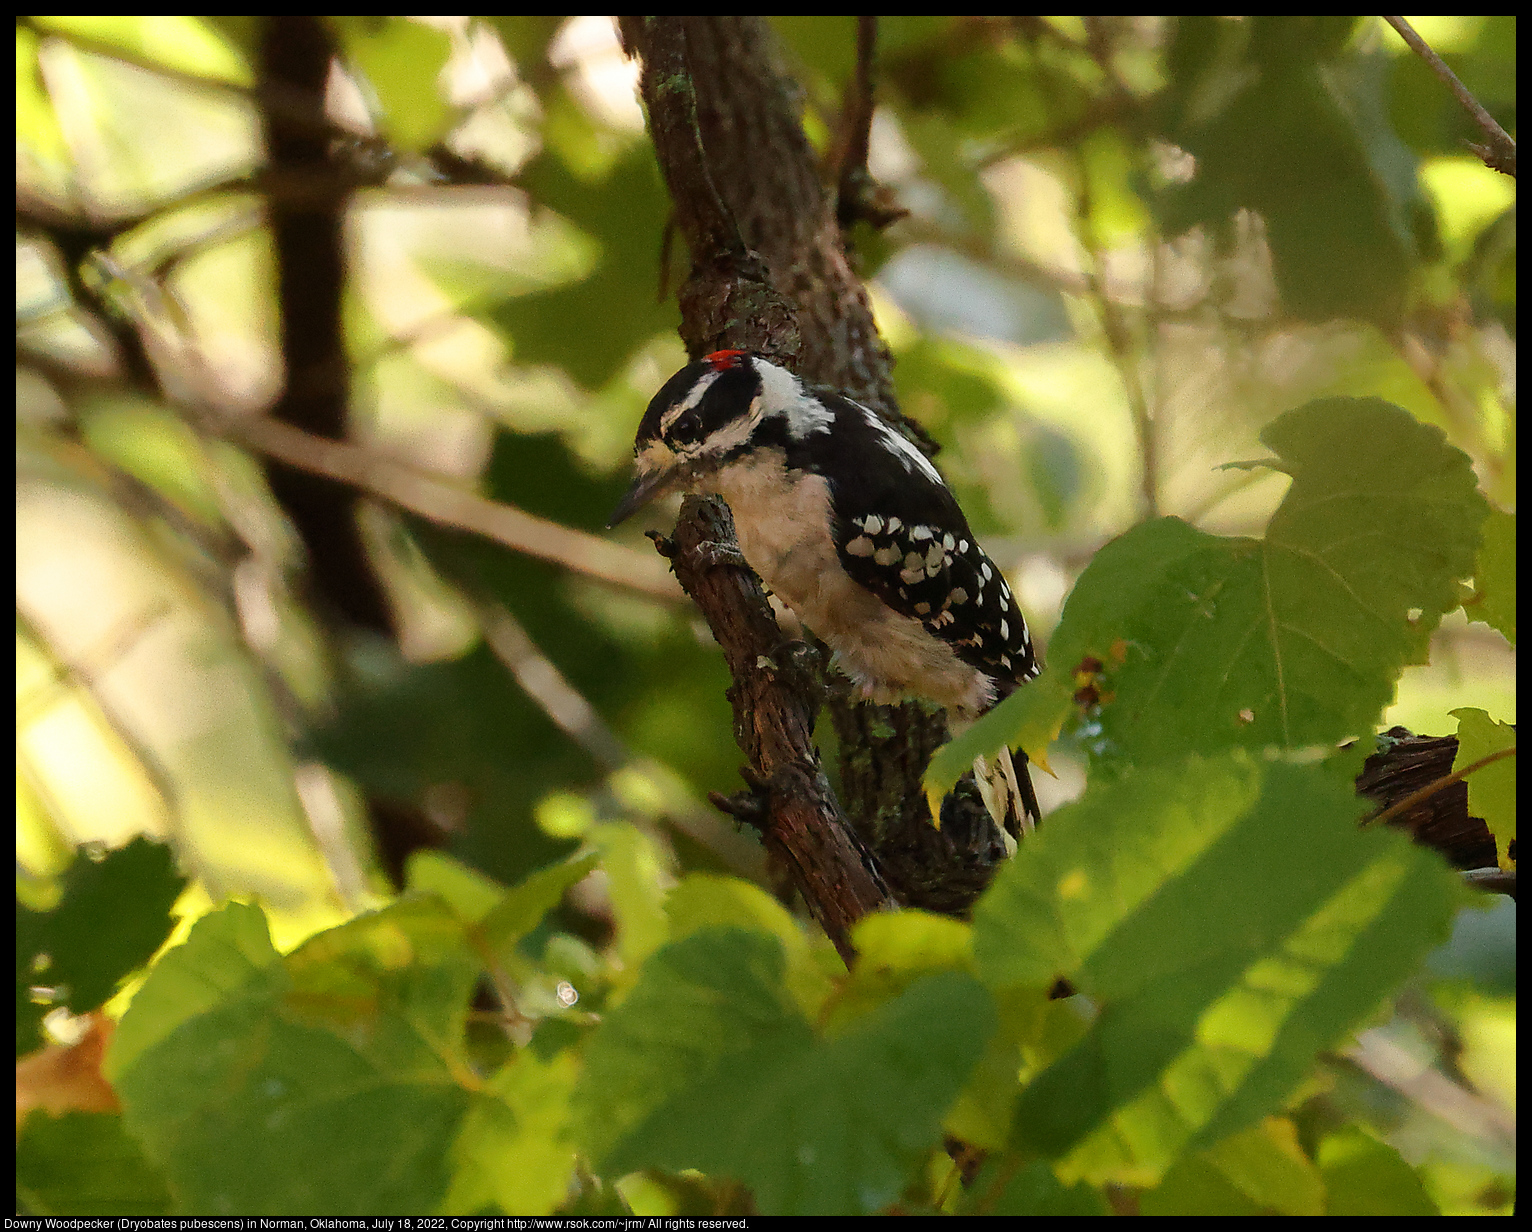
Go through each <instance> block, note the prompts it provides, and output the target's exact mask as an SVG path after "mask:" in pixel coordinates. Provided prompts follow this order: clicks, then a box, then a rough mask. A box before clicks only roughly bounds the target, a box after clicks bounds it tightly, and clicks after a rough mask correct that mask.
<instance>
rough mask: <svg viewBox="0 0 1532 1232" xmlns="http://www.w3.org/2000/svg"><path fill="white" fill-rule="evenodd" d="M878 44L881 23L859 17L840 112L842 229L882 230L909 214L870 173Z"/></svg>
mask: <svg viewBox="0 0 1532 1232" xmlns="http://www.w3.org/2000/svg"><path fill="white" fill-rule="evenodd" d="M877 43H878V19H877V18H876V17H874V16H871V15H869V14H866V13H863V14H861V15H859V16H858V17H857V19H856V70H855V72H853V74H852V76H851V80H850V81H849V82H848V83H847V85H846V101H845V103H844V105H843V106H842V108H841V122H840V129H841V139H840V143H839V144H840V145H841V151H840V159H839V169H838V172H837V175H836V180H837V192H836V202H835V218H836V221H837V222H839V223H840V225H841V226H842V227H843V228H849V227H851V225H852V224H853V223H855V222H856V221H857V220H858V219H861V220H863V221H865V222H867V223H869V224H871V225H872V226H873V227H876V228H878V229H879V230H881V229H882V228H884V227H886V226H888V225H889V224H890V223H895V222H898V221H899V220H900V219H901V218H903V217H904V216H905V215H906V214H908V213H909V210H907V209H905V208H904V207H903V206H901V205H899V204H898V202H896V201H895V200H894V197H893V194H892V193H891V192H889V190H888V189H886V188H884V187H883V186H882V185H880V184H878V182H877V181H876V180H874V179H873V178H872V175H871V174H870V173H869V172H868V170H867V154H868V149H869V147H870V144H871V138H872V113H873V110H874V102H873V86H872V65H873V58H874V56H875V54H876V51H877Z"/></svg>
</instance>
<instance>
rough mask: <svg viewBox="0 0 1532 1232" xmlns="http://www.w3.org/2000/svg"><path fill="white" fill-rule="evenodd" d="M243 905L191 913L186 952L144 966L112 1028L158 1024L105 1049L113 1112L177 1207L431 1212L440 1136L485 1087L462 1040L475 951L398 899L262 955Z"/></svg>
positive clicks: (441, 1161)
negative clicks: (195, 916) (115, 1096)
mask: <svg viewBox="0 0 1532 1232" xmlns="http://www.w3.org/2000/svg"><path fill="white" fill-rule="evenodd" d="M251 910H252V909H250V908H240V909H237V910H236V909H235V908H233V907H230V908H226V909H225V910H224V911H222V912H220V913H218V914H216V915H214V916H209V917H207V918H205V919H204V920H202V921H199V922H198V925H197V928H196V929H194V930H193V933H192V936H191V938H190V939H189V940H188V942H187V945H186V946H183V947H181V948H182V950H188V951H193V952H192V953H190V954H187V955H183V956H182V958H183V961H182V962H180V963H179V964H177V963H173V962H172V960H174V959H175V958H176V957H177V955H178V953H179V951H173V952H172V953H171V954H169V955H167V956H166V958H165V960H164V961H163V962H161V963H160V964H159V965H158V966H157V967H156V968H155V970H154V971H152V972H151V973H150V975H149V979H148V980H147V981H146V983H145V985H144V988H143V989H142V991H141V992H140V993H139V995H138V997H136V998H135V999H134V1002H133V1005H132V1006H130V1007H129V1010H128V1013H127V1015H126V1016H125V1018H124V1023H123V1026H124V1028H125V1029H126V1028H127V1027H128V1025H129V1023H130V1022H131V1021H132V1020H133V1019H134V1017H135V1015H138V1014H140V1013H142V1014H144V1015H145V1016H152V1017H153V1018H154V1019H155V1022H154V1024H153V1025H152V1026H148V1027H143V1028H140V1029H139V1030H138V1031H137V1042H138V1045H139V1047H138V1049H137V1051H136V1052H129V1053H128V1055H117V1056H115V1057H114V1060H115V1062H116V1066H115V1068H116V1070H117V1075H116V1077H115V1079H114V1081H115V1085H116V1087H117V1090H118V1093H119V1095H120V1096H121V1098H122V1103H123V1116H124V1120H125V1122H126V1123H127V1125H128V1127H129V1129H130V1130H131V1131H132V1132H133V1134H134V1136H135V1137H136V1138H137V1139H138V1140H139V1141H140V1142H141V1143H142V1144H143V1145H144V1148H145V1151H146V1152H147V1154H148V1155H149V1156H150V1158H151V1159H152V1160H153V1161H155V1162H157V1163H158V1164H159V1165H160V1166H161V1167H162V1168H163V1169H164V1171H165V1174H166V1177H167V1178H168V1180H169V1182H170V1187H171V1191H172V1193H173V1194H174V1195H175V1200H176V1209H177V1210H178V1211H183V1212H193V1211H195V1212H199V1213H209V1212H211V1213H215V1214H240V1215H250V1214H265V1215H278V1214H294V1215H296V1214H307V1215H313V1214H315V1213H322V1214H330V1215H368V1214H399V1213H407V1212H415V1213H418V1212H420V1211H429V1210H435V1209H436V1208H437V1207H438V1205H439V1203H440V1202H441V1200H442V1198H443V1196H444V1194H445V1193H446V1191H447V1187H448V1183H449V1181H450V1177H451V1173H450V1161H449V1157H448V1156H449V1153H448V1151H447V1150H446V1149H444V1147H445V1144H447V1143H449V1142H451V1141H452V1140H453V1139H454V1137H455V1136H456V1134H457V1132H458V1130H459V1128H460V1126H461V1124H462V1120H463V1117H464V1115H465V1114H466V1112H467V1110H468V1107H469V1103H470V1095H469V1090H470V1088H473V1087H477V1086H478V1085H479V1083H478V1080H477V1079H476V1078H475V1077H474V1075H473V1073H472V1071H471V1070H470V1068H469V1066H468V1061H467V1057H466V1054H465V1052H464V1049H463V1023H464V1018H465V1015H466V1012H467V1006H468V997H469V993H470V991H471V988H472V985H473V981H474V979H475V977H476V975H477V973H478V964H477V963H476V961H475V960H474V957H473V954H472V952H471V950H470V949H469V948H468V946H467V944H466V942H465V940H464V938H463V935H462V926H461V924H460V923H459V922H458V921H457V919H456V918H455V917H454V916H453V915H452V913H451V911H450V910H449V908H448V907H447V906H446V904H445V903H443V902H442V901H441V900H439V899H437V898H435V897H427V896H419V897H409V898H405V899H401V900H400V901H398V902H397V903H395V904H393V905H392V906H390V907H388V908H386V909H384V910H382V911H379V912H375V913H372V914H370V915H365V916H361V917H359V918H357V919H355V920H352V921H350V922H348V923H346V924H344V925H342V926H341V927H339V928H335V929H332V930H330V931H328V932H325V933H320V934H318V935H317V936H315V937H314V938H312V939H311V940H310V941H308V942H307V943H306V944H305V945H303V946H302V947H301V948H299V949H298V950H297V951H295V952H294V953H293V954H291V955H289V956H288V957H286V958H284V959H280V960H276V961H272V960H271V959H270V958H269V957H268V956H267V955H266V954H264V953H260V952H259V947H258V945H256V943H255V939H254V938H253V936H252V933H253V931H254V929H253V928H252V924H251V921H250V919H249V915H248V913H249V912H250V911H251ZM199 933H201V934H202V936H201V938H200V939H199ZM194 947H195V948H194ZM252 949H254V950H256V951H257V954H256V956H255V961H252V956H251V953H250V951H251V950H252ZM198 974H200V975H202V976H204V977H205V980H204V982H203V983H202V984H198V983H197V982H196V980H195V978H194V977H195V976H196V975H198ZM140 1003H143V1005H144V1007H145V1008H144V1009H143V1010H142V1011H141V1010H140ZM188 1008H189V1009H190V1010H191V1013H189V1014H188V1013H186V1010H187V1009H188ZM177 1019H179V1021H177ZM167 1028H168V1030H167ZM114 1051H115V1052H119V1053H120V1051H121V1050H117V1049H115V1048H114Z"/></svg>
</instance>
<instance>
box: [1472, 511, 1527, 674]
mask: <svg viewBox="0 0 1532 1232" xmlns="http://www.w3.org/2000/svg"><path fill="white" fill-rule="evenodd" d="M1463 610H1464V611H1466V612H1467V613H1468V619H1469V620H1482V621H1483V622H1484V623H1485V624H1487V625H1489V627H1490V628H1492V629H1497V630H1499V631H1500V632H1501V633H1502V634H1504V636H1505V640H1506V641H1508V642H1510V643H1511V645H1512V646H1514V645H1516V515H1515V514H1514V513H1506V512H1505V510H1503V509H1491V510H1490V513H1489V518H1488V520H1487V521H1486V522H1485V523H1484V542H1483V544H1482V545H1481V546H1480V548H1479V559H1478V562H1477V563H1476V564H1475V565H1474V595H1473V598H1471V599H1469V600H1468V601H1467V602H1466V603H1464V604H1463Z"/></svg>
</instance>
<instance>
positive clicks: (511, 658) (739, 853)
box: [477, 558, 765, 881]
mask: <svg viewBox="0 0 1532 1232" xmlns="http://www.w3.org/2000/svg"><path fill="white" fill-rule="evenodd" d="M646 559H647V558H646ZM477 607H478V610H479V620H480V622H481V623H482V624H483V626H484V640H485V642H486V643H488V645H489V648H490V651H491V652H492V653H493V654H494V656H495V658H497V659H499V660H500V662H501V663H502V664H504V665H505V668H506V670H507V671H508V672H510V673H511V675H512V676H514V677H515V678H516V683H517V684H518V685H520V686H521V688H522V689H523V690H524V691H525V692H526V694H527V696H528V697H530V698H531V699H532V700H533V701H534V702H536V703H537V704H538V705H539V706H540V707H542V710H543V713H544V714H546V715H547V716H548V717H549V718H550V719H552V720H553V722H554V724H555V725H557V726H558V728H559V729H560V730H561V731H563V732H564V733H565V734H566V735H567V736H568V737H569V738H570V739H571V740H573V741H574V742H575V743H576V744H578V745H579V746H580V747H581V748H582V749H584V750H585V751H586V753H588V754H589V755H590V758H591V760H592V761H594V762H595V763H596V764H597V765H598V766H600V767H601V770H602V772H603V773H604V774H606V775H611V774H614V773H616V772H617V771H619V770H622V769H625V768H628V767H638V768H639V769H640V772H642V767H641V765H640V759H639V758H636V757H635V756H634V755H633V753H632V751H631V750H629V749H628V748H626V747H625V746H624V745H623V743H622V741H621V739H619V738H618V735H617V733H616V732H614V731H613V730H612V729H611V728H610V727H609V726H607V724H606V722H605V721H604V720H603V719H602V718H601V715H600V714H599V713H598V712H597V711H596V708H595V707H594V706H592V705H591V704H590V703H589V702H588V701H586V700H585V698H584V696H583V695H582V694H581V693H580V691H579V690H578V689H576V688H575V687H574V685H572V684H570V683H569V680H568V679H567V678H566V677H565V675H564V673H563V672H561V671H559V669H558V665H557V664H556V663H554V662H553V660H552V659H550V658H548V656H547V655H545V654H544V653H543V652H542V649H541V648H540V647H539V646H538V645H537V643H536V642H534V641H533V640H532V637H531V635H530V634H529V633H528V632H527V631H526V629H525V628H523V627H522V624H521V622H520V621H519V620H517V619H516V617H515V616H513V615H512V614H511V613H510V611H509V610H508V609H507V608H506V607H505V605H504V604H501V603H497V602H495V601H493V600H479V602H478V603H477ZM677 804H678V805H679V806H675V805H671V804H669V803H667V805H666V807H665V809H664V812H663V814H662V816H663V819H664V820H665V822H666V823H668V824H669V825H670V826H672V827H673V828H674V829H676V830H678V831H679V832H680V833H682V834H684V835H686V837H687V838H689V839H691V840H692V841H693V842H695V843H697V844H699V845H700V846H702V847H703V848H705V849H706V850H707V851H708V852H710V853H711V854H712V855H713V856H714V857H715V858H717V859H718V860H719V861H721V862H722V863H723V864H724V865H725V866H727V867H728V868H729V869H731V870H732V871H733V872H735V873H737V874H738V875H739V876H741V877H748V878H750V879H751V880H752V881H763V880H764V879H765V868H764V866H763V862H762V860H761V849H760V847H758V846H757V845H756V844H755V843H754V842H752V841H751V840H750V839H748V838H746V837H745V836H743V835H742V834H740V833H739V832H738V831H737V830H735V829H733V828H732V827H729V826H727V825H726V824H725V823H724V822H722V821H721V820H720V818H719V817H718V816H717V814H715V813H712V812H710V811H706V810H704V809H703V808H702V807H701V805H700V803H698V804H695V805H693V804H691V803H690V802H687V803H681V802H677Z"/></svg>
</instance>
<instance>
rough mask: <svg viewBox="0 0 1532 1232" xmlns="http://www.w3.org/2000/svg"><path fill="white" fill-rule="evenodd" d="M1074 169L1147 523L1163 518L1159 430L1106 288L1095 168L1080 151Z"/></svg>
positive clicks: (1078, 212)
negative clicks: (1094, 213)
mask: <svg viewBox="0 0 1532 1232" xmlns="http://www.w3.org/2000/svg"><path fill="white" fill-rule="evenodd" d="M1075 168H1076V172H1077V174H1078V176H1079V191H1078V192H1077V193H1076V195H1075V225H1076V227H1077V228H1078V230H1079V236H1080V243H1081V245H1082V246H1083V247H1084V248H1085V251H1086V253H1087V255H1088V257H1089V264H1088V266H1087V268H1086V272H1085V276H1086V280H1087V281H1088V282H1089V284H1090V289H1091V294H1092V296H1093V297H1094V298H1095V300H1096V304H1097V308H1098V311H1099V312H1100V314H1101V329H1102V332H1103V333H1104V334H1105V335H1106V343H1107V349H1108V350H1109V351H1110V352H1111V356H1112V362H1113V364H1114V365H1115V366H1116V368H1117V375H1118V376H1119V377H1120V378H1121V380H1122V386H1123V391H1124V392H1125V393H1126V394H1127V398H1128V407H1129V409H1130V410H1131V411H1132V413H1133V429H1134V434H1135V435H1136V436H1137V437H1138V452H1139V458H1140V460H1141V461H1142V464H1143V469H1142V472H1141V476H1142V477H1141V480H1140V486H1139V491H1140V493H1141V495H1142V497H1143V510H1142V514H1141V516H1142V517H1143V518H1144V519H1145V520H1147V519H1150V518H1157V517H1159V516H1160V491H1159V479H1160V477H1159V439H1158V435H1157V433H1156V431H1155V423H1154V414H1153V411H1152V408H1151V407H1150V405H1149V396H1148V394H1147V393H1146V392H1145V391H1144V382H1143V377H1142V376H1141V375H1140V373H1139V370H1138V361H1137V359H1136V358H1135V356H1134V354H1133V351H1134V347H1133V331H1132V328H1131V326H1130V325H1129V323H1128V319H1127V316H1126V314H1125V313H1124V312H1123V310H1122V307H1121V306H1120V305H1119V304H1118V302H1117V301H1116V299H1114V298H1113V296H1112V295H1111V293H1110V291H1108V289H1107V285H1106V257H1105V255H1104V254H1103V253H1102V251H1101V246H1100V245H1099V244H1098V243H1097V242H1096V235H1095V224H1094V222H1093V221H1092V219H1091V200H1092V198H1091V189H1090V169H1089V168H1088V167H1087V166H1086V165H1085V159H1084V158H1083V157H1081V156H1079V152H1078V151H1076V158H1075ZM1150 243H1151V244H1152V245H1153V246H1154V249H1155V251H1157V250H1158V239H1157V238H1155V237H1151V238H1150ZM1154 281H1156V282H1157V281H1158V279H1157V278H1156V279H1155V280H1154ZM1155 291H1156V287H1154V286H1153V285H1151V286H1150V288H1149V294H1148V295H1147V296H1146V297H1145V298H1146V299H1147V300H1149V301H1150V302H1152V301H1153V296H1154V293H1155Z"/></svg>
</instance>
